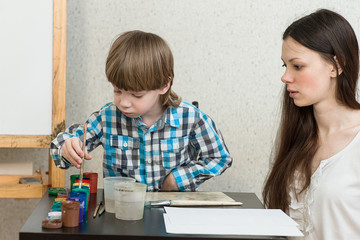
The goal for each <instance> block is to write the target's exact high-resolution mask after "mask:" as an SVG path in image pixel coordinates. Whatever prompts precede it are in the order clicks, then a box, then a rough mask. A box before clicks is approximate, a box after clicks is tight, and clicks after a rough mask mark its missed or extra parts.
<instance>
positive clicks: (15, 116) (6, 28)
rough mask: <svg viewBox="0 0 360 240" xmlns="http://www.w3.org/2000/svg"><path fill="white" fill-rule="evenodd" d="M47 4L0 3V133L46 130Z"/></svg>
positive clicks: (49, 89) (50, 6) (50, 16)
mask: <svg viewBox="0 0 360 240" xmlns="http://www.w3.org/2000/svg"><path fill="white" fill-rule="evenodd" d="M52 9H53V1H49V0H31V1H28V0H11V1H1V2H0V27H1V31H0V39H1V44H0V86H1V87H0V134H9V135H17V134H19V135H20V134H21V135H50V134H51V130H52V74H53V71H52V64H53V55H52V54H53V52H52V50H53V47H52V42H53V41H52V38H53V10H52Z"/></svg>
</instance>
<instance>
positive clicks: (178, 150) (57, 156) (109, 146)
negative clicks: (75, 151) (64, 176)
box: [50, 102, 232, 191]
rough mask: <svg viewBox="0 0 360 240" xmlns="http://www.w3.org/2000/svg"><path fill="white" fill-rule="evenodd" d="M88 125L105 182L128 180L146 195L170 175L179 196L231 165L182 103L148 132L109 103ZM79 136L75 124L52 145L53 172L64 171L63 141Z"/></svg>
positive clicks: (205, 122)
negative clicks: (118, 178)
mask: <svg viewBox="0 0 360 240" xmlns="http://www.w3.org/2000/svg"><path fill="white" fill-rule="evenodd" d="M87 122H88V125H87V126H88V127H87V134H86V147H87V150H88V151H89V152H91V151H92V150H93V149H95V148H96V147H97V146H99V145H100V144H101V145H102V146H103V147H104V150H105V151H104V162H103V171H104V177H107V176H129V177H133V178H135V179H136V180H137V181H138V182H142V183H145V184H147V186H148V191H161V185H162V182H163V181H164V179H165V177H166V176H167V175H168V174H169V173H171V172H172V173H173V175H174V177H175V180H176V182H177V185H178V187H179V190H180V191H196V190H197V188H198V187H199V185H200V184H201V183H202V182H204V181H205V180H207V179H209V178H211V177H213V176H216V175H220V174H221V173H222V172H224V171H225V170H226V169H227V168H228V167H230V166H231V163H232V158H231V156H230V154H229V151H228V150H227V147H226V145H225V143H224V140H223V138H222V136H221V133H220V131H219V130H218V129H217V128H216V126H215V123H214V122H213V121H212V120H211V119H210V118H209V117H208V116H207V115H205V114H204V113H203V112H202V111H200V110H199V109H197V108H195V107H194V106H193V105H191V104H189V103H186V102H182V103H181V104H180V106H179V107H171V106H170V107H168V108H167V109H166V110H165V112H164V114H163V115H162V117H161V118H160V119H158V120H157V121H156V122H155V123H154V125H153V126H151V127H148V126H146V125H145V124H144V123H142V122H141V119H139V118H129V117H127V116H125V115H124V114H122V113H121V111H120V110H119V109H118V108H117V107H116V106H115V104H114V103H108V104H106V105H105V106H103V107H102V108H101V109H100V111H97V112H94V113H93V114H92V115H91V116H90V117H89V119H88V120H87ZM83 134H84V127H83V125H79V124H74V125H72V126H70V127H69V128H68V129H66V131H65V132H63V133H60V134H59V135H58V136H57V137H56V138H55V139H54V140H53V141H52V143H51V149H50V153H51V156H52V158H53V159H54V162H55V165H56V166H57V167H60V168H65V169H66V168H68V167H69V165H68V163H67V161H64V159H63V158H62V145H63V143H64V141H65V140H66V139H69V138H71V137H78V138H80V139H81V140H82V138H83V137H82V135H83Z"/></svg>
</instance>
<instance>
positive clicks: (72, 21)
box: [0, 0, 360, 239]
mask: <svg viewBox="0 0 360 240" xmlns="http://www.w3.org/2000/svg"><path fill="white" fill-rule="evenodd" d="M318 8H329V9H332V10H336V11H338V12H339V13H341V14H343V15H344V16H345V17H346V18H347V19H348V20H349V22H350V23H351V24H352V26H353V27H354V29H355V31H356V33H357V35H358V36H359V38H360V32H359V29H360V16H359V14H358V13H359V12H360V3H359V2H358V0H348V1H343V2H342V3H341V4H339V1H337V0H317V1H313V0H303V1H295V2H294V1H280V0H274V1H268V0H252V1H245V0H242V1H241V0H218V1H216V0H196V1H194V0H175V1H166V0H152V1H149V0H143V1H141V0H132V1H124V0H101V1H100V0H86V1H85V0H68V19H67V21H68V22H67V34H68V35H67V96H66V97H67V100H66V124H67V126H69V125H70V124H72V123H77V122H84V121H85V120H86V119H87V117H88V116H89V115H90V114H91V113H92V112H93V111H95V110H97V109H98V108H99V107H101V106H102V105H103V104H104V103H105V102H108V101H111V100H112V88H111V85H110V84H109V83H108V82H107V80H106V78H105V74H104V66H105V59H106V55H107V52H108V50H109V47H110V44H111V42H112V40H113V39H114V38H115V36H116V35H118V34H120V33H122V32H124V31H128V30H135V29H139V30H143V31H149V32H154V33H156V34H158V35H160V36H161V37H163V38H164V39H165V40H166V41H167V42H168V43H169V45H170V47H171V48H172V50H173V54H174V58H175V79H174V85H173V89H174V90H175V91H176V92H177V93H178V94H179V95H181V96H182V97H183V99H184V100H185V101H190V102H191V101H193V100H197V101H199V103H200V108H201V109H202V110H203V111H204V112H205V113H207V114H208V115H209V116H211V117H212V118H213V119H214V120H215V122H216V123H217V125H218V126H219V128H220V129H221V131H222V134H223V136H224V138H225V141H226V144H227V146H228V148H229V150H230V152H231V154H232V156H233V157H234V163H233V166H232V167H231V168H230V169H228V170H227V171H226V172H225V173H224V174H223V175H222V176H219V177H216V178H214V179H212V180H209V181H208V182H206V183H204V184H203V185H202V186H201V187H200V190H203V191H243V192H255V193H256V194H257V195H258V196H259V197H260V195H261V188H262V184H263V182H264V178H265V176H266V173H267V171H268V159H269V155H270V152H271V148H272V142H273V139H274V136H275V133H276V128H277V124H278V117H279V99H280V95H281V87H282V83H281V81H280V77H281V74H282V73H283V71H284V70H283V69H282V68H281V65H282V61H281V59H280V55H281V44H282V41H281V34H282V32H283V31H284V30H285V28H286V26H287V25H289V24H290V23H291V22H292V21H293V20H295V19H297V18H298V17H301V16H303V15H304V14H307V13H310V12H312V11H314V10H316V9H318ZM84 99H86V101H84ZM93 157H94V159H93V160H92V161H91V162H86V165H85V170H86V171H97V172H99V174H100V176H102V165H101V161H102V149H100V148H98V149H97V150H95V151H94V152H93ZM23 159H32V160H34V161H35V166H40V165H41V164H44V165H46V164H47V152H46V150H15V151H14V150H10V149H0V161H5V160H13V161H19V160H23ZM74 173H78V170H75V169H71V170H68V171H67V172H66V180H67V184H68V183H69V180H68V179H69V175H71V174H74ZM100 187H102V182H100ZM0 203H1V204H0V213H4V211H5V212H6V211H8V210H7V209H9V207H16V206H19V207H24V208H25V209H27V210H24V212H23V214H17V215H16V216H14V217H12V218H11V217H10V216H12V215H9V214H0V222H2V224H0V233H7V234H5V235H4V234H1V235H2V236H7V235H9V236H11V237H9V238H8V239H15V238H14V236H17V232H18V231H19V230H20V228H21V226H22V224H23V223H24V221H25V220H26V218H27V216H28V214H29V213H30V212H31V210H32V209H33V208H34V207H35V204H36V203H37V201H36V200H34V201H28V200H19V201H16V202H15V203H12V202H11V200H6V199H2V200H1V202H0ZM7 217H10V221H6V223H5V224H3V223H4V221H2V220H3V219H5V218H7ZM39 224H40V223H39Z"/></svg>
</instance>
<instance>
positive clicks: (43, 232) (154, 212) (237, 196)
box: [19, 189, 286, 240]
mask: <svg viewBox="0 0 360 240" xmlns="http://www.w3.org/2000/svg"><path fill="white" fill-rule="evenodd" d="M225 194H226V195H228V196H229V197H231V198H233V199H234V200H236V201H241V202H242V203H243V205H242V206H233V207H232V208H263V205H262V203H261V202H260V200H259V199H258V198H257V196H256V195H255V194H254V193H235V192H226V193H225ZM90 198H91V200H90V202H89V209H88V213H87V215H86V216H85V217H84V222H83V223H80V224H79V226H78V227H74V228H66V227H63V228H60V229H44V228H42V226H41V224H42V220H44V219H46V217H47V214H48V212H49V211H50V209H51V206H52V204H53V202H54V199H55V197H52V196H49V195H48V193H46V194H45V195H44V196H43V198H42V199H41V200H40V202H39V204H38V205H37V206H36V208H35V210H34V211H33V212H32V214H31V215H30V217H29V218H28V219H27V221H26V223H25V224H24V226H23V227H22V228H21V230H20V232H19V237H20V238H19V239H20V240H45V239H49V240H50V239H51V240H58V239H61V240H64V239H65V240H82V239H84V240H93V239H103V240H113V239H117V240H118V239H185V240H192V239H212V240H213V239H227V240H228V239H283V240H284V239H286V238H285V237H274V236H243V235H197V234H196V235H195V234H168V233H166V229H165V225H164V219H163V213H164V208H162V207H148V206H146V207H145V209H144V217H143V219H142V220H138V221H124V220H119V219H117V218H115V214H113V213H107V212H104V213H103V214H102V215H101V216H97V217H96V218H93V213H94V210H95V208H96V205H97V204H98V203H99V202H100V201H101V200H103V190H102V189H99V190H98V192H97V193H93V194H91V197H90ZM227 208H228V207H227Z"/></svg>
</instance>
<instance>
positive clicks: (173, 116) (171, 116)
mask: <svg viewBox="0 0 360 240" xmlns="http://www.w3.org/2000/svg"><path fill="white" fill-rule="evenodd" d="M161 118H163V119H164V122H165V123H167V124H169V125H170V126H172V127H176V128H178V127H180V121H179V114H178V109H177V108H175V107H173V106H169V107H167V109H166V110H165V112H164V114H163V116H162V117H161ZM161 118H160V119H161Z"/></svg>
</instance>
